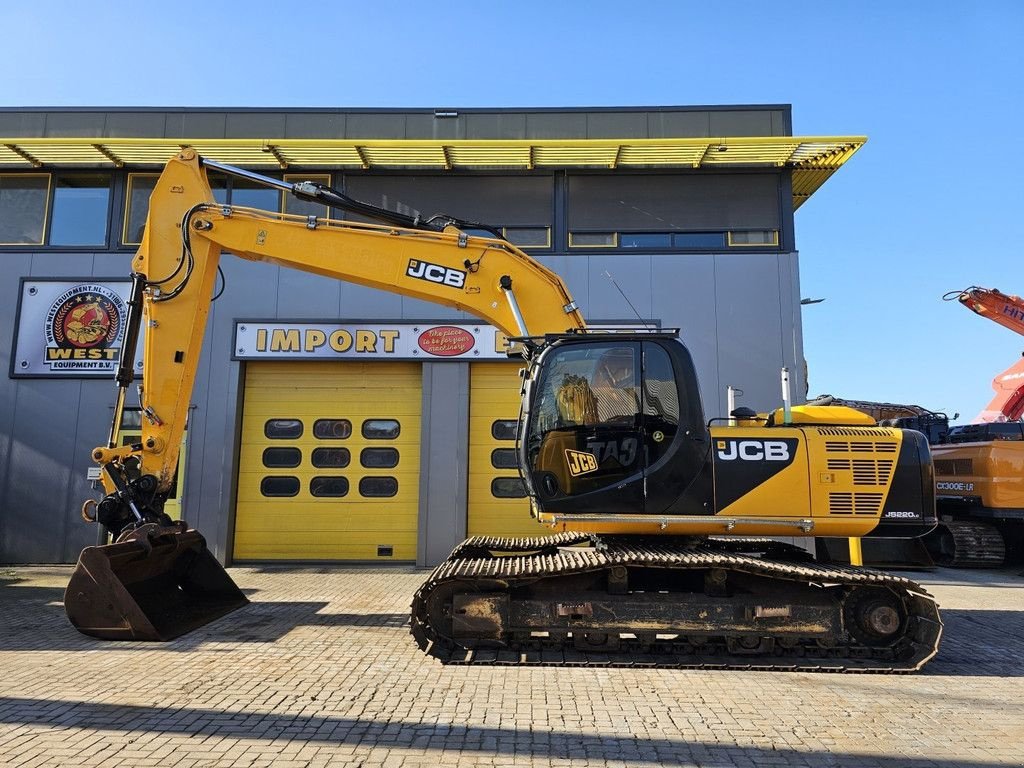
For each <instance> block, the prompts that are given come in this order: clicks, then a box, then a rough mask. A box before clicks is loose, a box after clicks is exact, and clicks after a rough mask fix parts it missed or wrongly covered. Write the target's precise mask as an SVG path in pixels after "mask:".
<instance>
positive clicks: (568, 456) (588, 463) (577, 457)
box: [565, 448, 597, 477]
mask: <svg viewBox="0 0 1024 768" xmlns="http://www.w3.org/2000/svg"><path fill="white" fill-rule="evenodd" d="M565 463H566V464H568V465H569V474H570V475H572V476H573V477H578V476H580V475H585V474H587V473H588V472H596V471H597V456H595V455H594V454H592V453H585V452H583V451H571V450H569V449H568V448H566V449H565Z"/></svg>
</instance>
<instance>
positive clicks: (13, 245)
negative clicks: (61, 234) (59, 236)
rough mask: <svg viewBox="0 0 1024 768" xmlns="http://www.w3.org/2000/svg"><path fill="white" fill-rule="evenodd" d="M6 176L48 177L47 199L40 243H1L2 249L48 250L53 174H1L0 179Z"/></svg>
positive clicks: (44, 205) (44, 203) (45, 200)
mask: <svg viewBox="0 0 1024 768" xmlns="http://www.w3.org/2000/svg"><path fill="white" fill-rule="evenodd" d="M4 176H13V177H16V178H17V177H22V178H24V177H26V176H45V177H46V197H45V198H44V202H43V228H42V230H41V232H40V238H41V239H40V241H39V242H38V243H2V242H0V248H46V247H48V246H47V244H46V242H47V240H48V239H49V234H50V211H51V207H52V201H53V174H52V173H48V172H42V173H40V172H34V173H17V172H15V173H6V172H5V173H0V178H3V177H4Z"/></svg>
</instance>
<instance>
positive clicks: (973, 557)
mask: <svg viewBox="0 0 1024 768" xmlns="http://www.w3.org/2000/svg"><path fill="white" fill-rule="evenodd" d="M934 538H935V540H936V546H935V552H934V554H933V557H934V558H935V561H936V562H937V563H938V564H939V565H950V566H953V567H954V568H998V567H999V566H1001V565H1002V564H1003V563H1004V562H1005V560H1006V544H1005V543H1004V541H1003V535H1002V534H1001V533H1000V532H999V529H998V528H996V527H995V526H993V525H989V524H988V523H983V522H979V521H977V520H948V521H946V522H943V523H939V530H938V531H936V534H935V537H934Z"/></svg>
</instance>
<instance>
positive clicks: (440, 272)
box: [405, 259, 466, 288]
mask: <svg viewBox="0 0 1024 768" xmlns="http://www.w3.org/2000/svg"><path fill="white" fill-rule="evenodd" d="M405 274H406V275H408V276H409V277H415V278H416V279H417V280H427V281H428V282H431V283H440V284H441V285H450V286H451V287H452V288H461V287H462V286H464V285H465V284H466V273H465V272H461V271H459V270H457V269H451V268H450V267H443V266H441V265H440V264H431V263H430V262H429V261H420V260H419V259H409V267H408V269H406V270H405Z"/></svg>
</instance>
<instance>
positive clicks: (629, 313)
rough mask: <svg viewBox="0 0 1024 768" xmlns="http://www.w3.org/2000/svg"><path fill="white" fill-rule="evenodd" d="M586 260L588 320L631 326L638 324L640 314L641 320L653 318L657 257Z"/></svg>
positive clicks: (604, 257)
mask: <svg viewBox="0 0 1024 768" xmlns="http://www.w3.org/2000/svg"><path fill="white" fill-rule="evenodd" d="M585 258H586V259H587V261H588V262H589V264H588V267H589V285H588V288H587V304H586V308H585V316H586V317H596V318H616V319H618V318H621V319H622V320H623V321H627V320H628V321H630V322H636V321H637V319H636V318H637V315H636V313H637V312H638V313H640V317H641V318H644V319H647V318H650V317H651V312H652V307H651V285H652V279H653V278H652V274H651V264H652V260H653V259H654V258H655V257H653V256H645V255H643V254H639V253H638V254H635V255H634V254H630V255H628V256H611V255H609V256H587V257H585ZM605 273H607V275H606V274H605ZM609 275H610V276H611V278H609ZM612 279H614V282H612ZM616 286H617V287H616ZM620 289H621V292H620ZM630 305H632V306H630ZM634 308H635V310H636V312H634Z"/></svg>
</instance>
